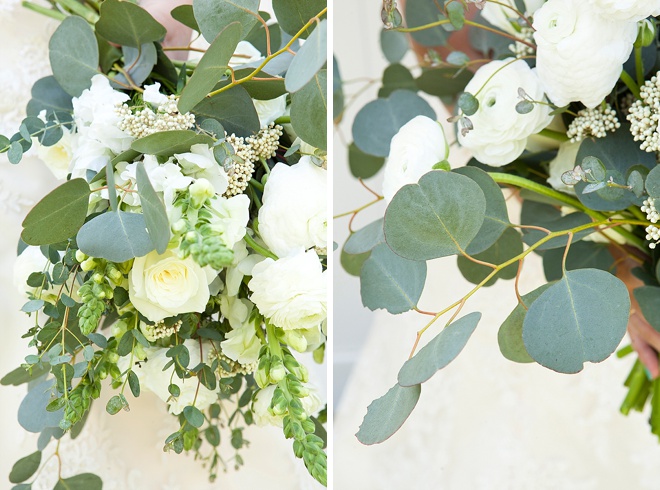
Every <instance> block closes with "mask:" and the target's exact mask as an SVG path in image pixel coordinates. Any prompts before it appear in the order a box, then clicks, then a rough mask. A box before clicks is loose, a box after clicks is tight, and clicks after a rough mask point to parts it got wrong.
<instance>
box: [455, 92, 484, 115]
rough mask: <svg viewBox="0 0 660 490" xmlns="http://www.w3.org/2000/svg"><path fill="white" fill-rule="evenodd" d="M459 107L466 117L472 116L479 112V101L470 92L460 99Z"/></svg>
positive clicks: (462, 95) (464, 93) (463, 94)
mask: <svg viewBox="0 0 660 490" xmlns="http://www.w3.org/2000/svg"><path fill="white" fill-rule="evenodd" d="M458 107H459V108H460V109H461V110H462V111H463V114H465V115H466V116H472V115H473V114H476V112H477V111H478V110H479V100H478V99H477V98H476V97H475V96H474V95H472V94H471V93H470V92H463V93H462V94H461V95H460V97H459V98H458Z"/></svg>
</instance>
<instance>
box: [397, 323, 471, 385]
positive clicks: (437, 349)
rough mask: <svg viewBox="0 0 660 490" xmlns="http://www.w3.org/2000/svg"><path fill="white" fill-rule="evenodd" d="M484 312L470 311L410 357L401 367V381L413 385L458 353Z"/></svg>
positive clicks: (445, 364) (400, 383) (429, 375)
mask: <svg viewBox="0 0 660 490" xmlns="http://www.w3.org/2000/svg"><path fill="white" fill-rule="evenodd" d="M480 319H481V313H476V312H475V313H470V314H468V315H466V316H464V317H463V318H460V319H459V320H456V321H455V322H453V323H452V324H451V325H448V326H446V327H445V328H443V329H442V331H441V332H440V333H439V334H438V335H436V336H435V337H434V338H433V340H431V341H430V342H429V343H428V344H426V345H425V346H424V347H422V348H421V349H420V350H419V352H417V354H415V355H414V356H413V357H412V358H411V359H408V360H407V361H406V362H405V363H404V364H403V366H402V367H401V370H400V371H399V377H398V381H399V385H400V386H408V387H414V386H416V385H419V384H420V383H423V382H425V381H428V380H429V379H431V377H432V376H433V375H434V374H435V373H436V372H438V371H439V370H440V369H442V368H444V367H445V366H447V365H449V363H450V362H452V361H453V360H454V359H456V356H458V355H459V354H460V353H461V351H462V350H463V347H465V344H467V342H468V340H470V337H471V336H472V333H473V332H474V330H475V329H476V328H477V324H478V323H479V320H480Z"/></svg>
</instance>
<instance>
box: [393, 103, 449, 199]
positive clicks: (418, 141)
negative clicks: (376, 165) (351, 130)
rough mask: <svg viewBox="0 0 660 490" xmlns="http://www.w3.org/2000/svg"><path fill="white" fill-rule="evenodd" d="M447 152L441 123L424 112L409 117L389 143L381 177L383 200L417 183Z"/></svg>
mask: <svg viewBox="0 0 660 490" xmlns="http://www.w3.org/2000/svg"><path fill="white" fill-rule="evenodd" d="M448 156H449V145H447V139H446V138H445V132H444V130H443V129H442V126H441V125H440V123H438V122H437V121H434V120H433V119H430V118H428V117H426V116H417V117H415V118H414V119H411V120H410V121H408V122H407V123H406V124H404V125H403V127H401V129H399V132H398V133H397V134H395V135H394V137H393V138H392V141H391V143H390V154H389V156H388V157H387V162H386V163H385V175H384V177H383V196H384V197H385V200H386V201H388V202H389V201H391V200H392V198H393V197H394V194H396V192H397V191H398V190H399V189H400V188H401V187H403V186H404V185H406V184H413V183H416V182H417V181H418V180H419V178H420V177H421V176H422V175H424V174H425V173H428V172H430V171H431V170H432V168H433V165H435V164H436V163H440V162H442V161H444V160H446V159H447V157H448Z"/></svg>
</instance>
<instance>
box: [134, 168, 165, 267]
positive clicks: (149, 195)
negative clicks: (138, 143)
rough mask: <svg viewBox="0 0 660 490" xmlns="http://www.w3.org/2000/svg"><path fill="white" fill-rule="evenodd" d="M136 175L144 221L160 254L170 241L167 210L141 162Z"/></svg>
mask: <svg viewBox="0 0 660 490" xmlns="http://www.w3.org/2000/svg"><path fill="white" fill-rule="evenodd" d="M136 175H137V186H138V194H139V196H140V204H141V205H142V211H143V212H144V221H145V223H146V225H147V230H148V231H149V237H150V238H151V241H152V242H153V244H154V246H155V247H156V251H157V252H158V253H159V254H162V253H164V252H165V250H166V249H167V245H168V243H169V242H170V223H169V220H168V219H167V211H165V205H164V204H163V201H161V199H160V198H159V197H158V194H156V191H154V188H153V186H152V185H151V182H150V181H149V176H148V175H147V171H146V170H145V168H144V164H143V163H142V162H139V163H138V164H137V170H136Z"/></svg>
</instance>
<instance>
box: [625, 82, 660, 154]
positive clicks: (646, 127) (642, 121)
mask: <svg viewBox="0 0 660 490" xmlns="http://www.w3.org/2000/svg"><path fill="white" fill-rule="evenodd" d="M639 92H640V99H641V100H637V101H635V103H634V104H633V105H632V107H631V108H630V112H629V114H628V121H630V132H631V133H632V135H633V137H634V138H635V141H641V142H642V143H641V145H640V148H641V149H642V150H645V151H647V152H649V153H650V152H653V151H659V150H660V131H659V130H658V121H660V77H658V75H657V74H656V75H655V76H654V77H652V78H651V79H650V80H647V81H646V83H644V85H643V86H642V87H641V89H640V91H639Z"/></svg>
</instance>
